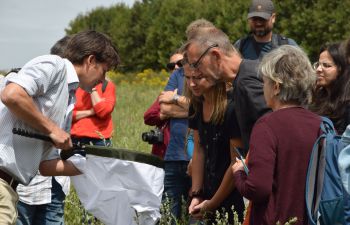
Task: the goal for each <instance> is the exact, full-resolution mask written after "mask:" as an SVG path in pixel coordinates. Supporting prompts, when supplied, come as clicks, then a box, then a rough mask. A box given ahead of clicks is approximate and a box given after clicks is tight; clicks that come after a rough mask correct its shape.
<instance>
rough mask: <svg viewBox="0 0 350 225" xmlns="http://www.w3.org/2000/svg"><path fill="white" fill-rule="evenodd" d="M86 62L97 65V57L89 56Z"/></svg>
mask: <svg viewBox="0 0 350 225" xmlns="http://www.w3.org/2000/svg"><path fill="white" fill-rule="evenodd" d="M86 62H87V63H88V65H91V64H95V63H96V57H95V56H94V55H89V56H88V57H87V58H86Z"/></svg>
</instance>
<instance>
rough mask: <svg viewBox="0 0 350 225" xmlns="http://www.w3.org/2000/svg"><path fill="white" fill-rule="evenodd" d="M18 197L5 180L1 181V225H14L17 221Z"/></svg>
mask: <svg viewBox="0 0 350 225" xmlns="http://www.w3.org/2000/svg"><path fill="white" fill-rule="evenodd" d="M17 202H18V195H17V193H16V191H14V190H13V189H12V187H11V186H10V185H9V184H8V183H7V182H6V181H4V180H2V179H0V225H14V224H16V219H17Z"/></svg>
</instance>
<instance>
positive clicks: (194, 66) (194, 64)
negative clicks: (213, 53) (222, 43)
mask: <svg viewBox="0 0 350 225" xmlns="http://www.w3.org/2000/svg"><path fill="white" fill-rule="evenodd" d="M218 46H219V45H218V44H212V45H210V46H209V47H208V48H207V49H206V50H205V51H204V52H203V53H202V55H200V56H199V58H198V59H197V61H195V62H194V63H188V65H189V66H190V68H191V69H198V66H199V64H200V63H201V60H202V59H203V58H204V56H205V55H206V54H207V53H208V52H209V50H210V49H212V48H215V47H218Z"/></svg>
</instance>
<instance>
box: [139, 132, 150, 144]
mask: <svg viewBox="0 0 350 225" xmlns="http://www.w3.org/2000/svg"><path fill="white" fill-rule="evenodd" d="M141 137H142V140H143V141H145V142H146V141H148V139H149V138H148V132H145V133H142V135H141Z"/></svg>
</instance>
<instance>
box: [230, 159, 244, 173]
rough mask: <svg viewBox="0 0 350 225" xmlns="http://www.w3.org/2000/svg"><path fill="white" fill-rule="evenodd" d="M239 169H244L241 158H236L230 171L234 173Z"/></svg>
mask: <svg viewBox="0 0 350 225" xmlns="http://www.w3.org/2000/svg"><path fill="white" fill-rule="evenodd" d="M239 170H243V171H244V167H243V163H242V161H241V160H237V161H236V163H235V164H233V166H232V173H236V172H237V171H239Z"/></svg>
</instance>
